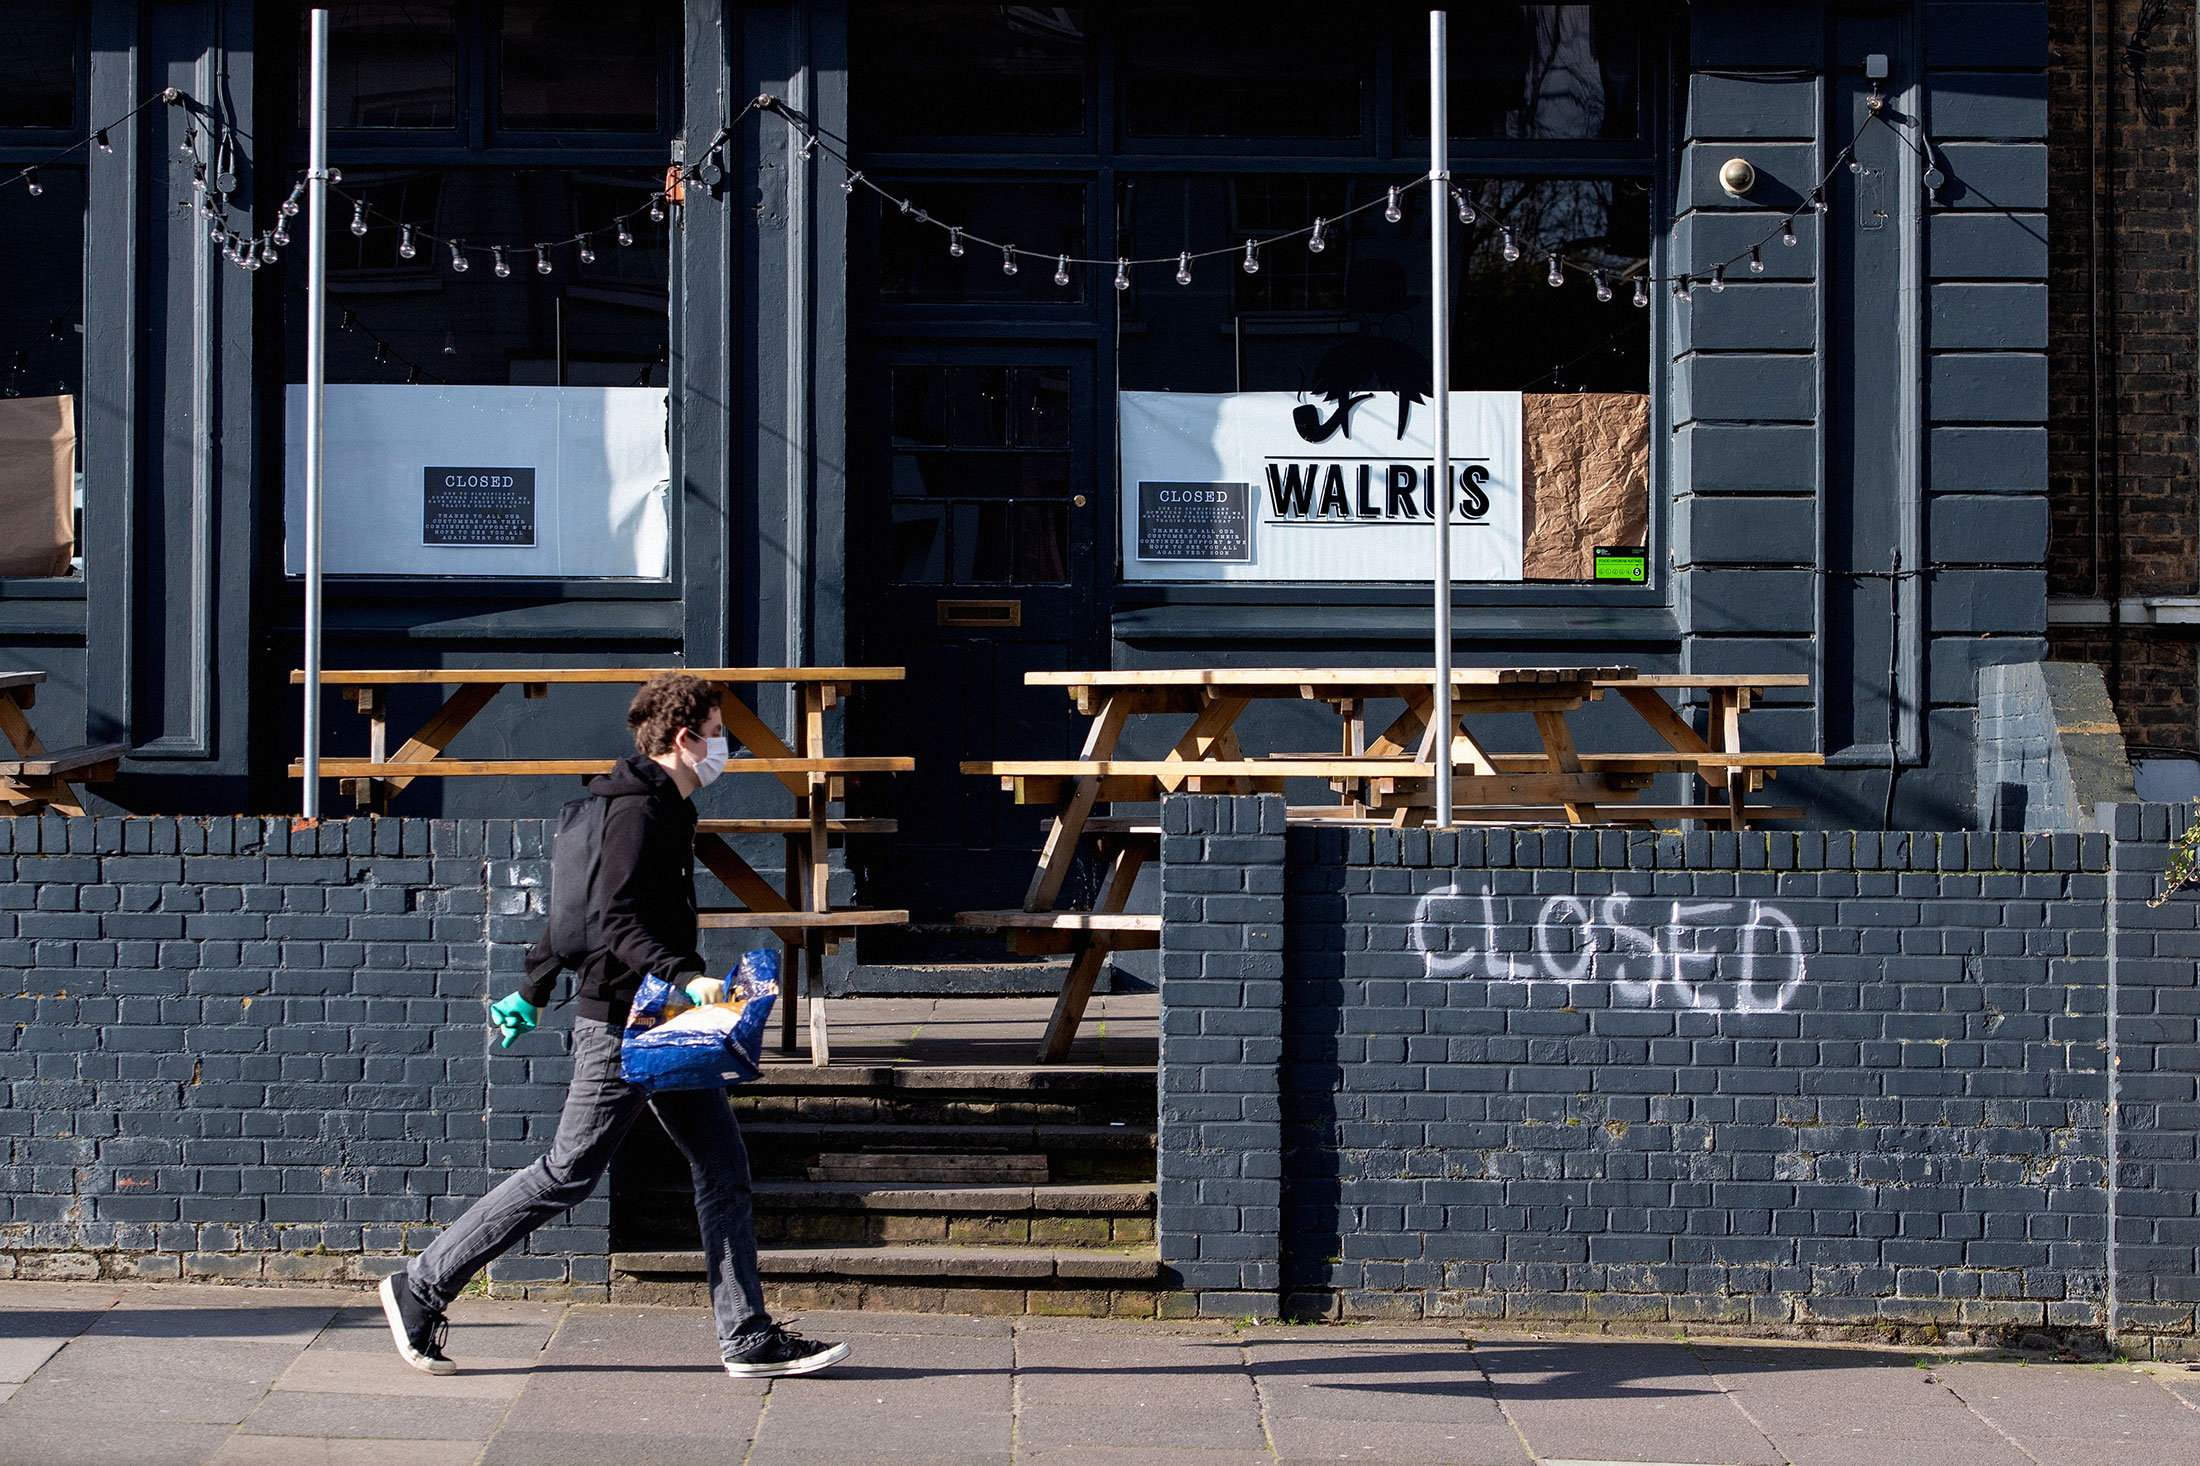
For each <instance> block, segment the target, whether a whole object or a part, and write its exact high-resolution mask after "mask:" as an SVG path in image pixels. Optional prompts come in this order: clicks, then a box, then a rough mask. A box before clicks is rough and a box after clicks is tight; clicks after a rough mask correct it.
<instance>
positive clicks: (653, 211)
mask: <svg viewBox="0 0 2200 1466" xmlns="http://www.w3.org/2000/svg"><path fill="white" fill-rule="evenodd" d="M649 222H650V223H652V224H662V223H664V222H665V206H664V205H663V204H662V203H660V202H659V201H658V200H656V199H651V200H650V201H649Z"/></svg>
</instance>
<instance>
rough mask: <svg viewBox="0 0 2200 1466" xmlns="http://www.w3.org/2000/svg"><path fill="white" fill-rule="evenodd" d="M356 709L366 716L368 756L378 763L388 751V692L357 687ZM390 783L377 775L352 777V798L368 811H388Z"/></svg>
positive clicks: (375, 812) (371, 812)
mask: <svg viewBox="0 0 2200 1466" xmlns="http://www.w3.org/2000/svg"><path fill="white" fill-rule="evenodd" d="M352 690H353V691H354V692H355V693H356V694H358V703H359V711H360V714H361V715H362V716H364V717H365V718H366V720H367V758H368V760H369V761H371V762H373V763H381V762H383V761H384V760H385V759H387V758H388V757H389V751H390V695H389V693H387V692H386V691H384V690H383V689H381V688H379V687H357V688H354V689H352ZM388 789H389V786H388V785H387V784H385V783H384V782H383V781H382V780H380V779H355V780H353V781H352V799H353V801H354V802H355V803H356V804H358V806H359V807H360V808H361V809H363V810H365V811H367V813H369V814H386V813H388V811H389V802H390V801H389V794H388Z"/></svg>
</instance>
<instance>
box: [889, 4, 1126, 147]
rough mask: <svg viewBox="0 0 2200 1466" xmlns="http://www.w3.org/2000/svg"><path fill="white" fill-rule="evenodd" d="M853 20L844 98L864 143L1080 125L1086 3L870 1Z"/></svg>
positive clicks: (1042, 131) (1060, 133) (1061, 130)
mask: <svg viewBox="0 0 2200 1466" xmlns="http://www.w3.org/2000/svg"><path fill="white" fill-rule="evenodd" d="M850 25H851V31H852V34H851V36H850V49H851V51H852V52H853V57H852V63H851V67H850V69H851V71H852V73H853V75H852V77H851V79H850V83H849V96H850V99H851V101H852V103H853V105H854V107H855V129H856V138H857V140H858V142H859V143H860V144H861V145H862V146H864V147H877V146H878V145H879V144H880V142H881V141H882V140H885V139H889V138H900V137H949V136H955V135H968V134H979V133H990V134H993V135H996V136H999V135H1004V134H1006V135H1015V136H1024V137H1065V136H1077V135H1080V134H1082V133H1083V132H1084V131H1085V110H1086V97H1085V12H1084V10H1083V8H1082V7H1078V6H1061V5H873V6H863V7H860V8H858V9H857V10H856V12H855V14H854V16H853V17H852V19H851V22H850Z"/></svg>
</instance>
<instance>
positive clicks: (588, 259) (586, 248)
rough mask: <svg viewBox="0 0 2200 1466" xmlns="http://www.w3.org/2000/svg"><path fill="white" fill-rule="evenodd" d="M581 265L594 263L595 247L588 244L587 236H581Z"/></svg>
mask: <svg viewBox="0 0 2200 1466" xmlns="http://www.w3.org/2000/svg"><path fill="white" fill-rule="evenodd" d="M581 263H582V264H584V265H593V264H594V263H596V249H595V246H594V245H592V244H590V243H589V242H588V236H587V235H585V234H584V235H582V236H581Z"/></svg>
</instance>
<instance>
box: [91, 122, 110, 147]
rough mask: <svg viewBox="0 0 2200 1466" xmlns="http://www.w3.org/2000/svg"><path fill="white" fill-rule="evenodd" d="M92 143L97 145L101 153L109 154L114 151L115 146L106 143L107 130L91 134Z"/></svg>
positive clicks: (102, 129) (103, 129)
mask: <svg viewBox="0 0 2200 1466" xmlns="http://www.w3.org/2000/svg"><path fill="white" fill-rule="evenodd" d="M92 141H93V142H95V143H98V144H99V150H100V151H101V152H103V153H111V152H113V151H114V150H115V145H114V144H113V143H111V142H109V141H107V129H106V128H104V127H102V128H101V129H100V130H99V131H97V132H95V133H93V134H92Z"/></svg>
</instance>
